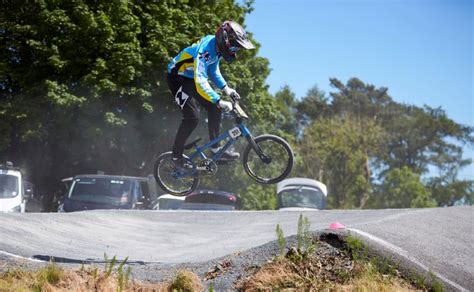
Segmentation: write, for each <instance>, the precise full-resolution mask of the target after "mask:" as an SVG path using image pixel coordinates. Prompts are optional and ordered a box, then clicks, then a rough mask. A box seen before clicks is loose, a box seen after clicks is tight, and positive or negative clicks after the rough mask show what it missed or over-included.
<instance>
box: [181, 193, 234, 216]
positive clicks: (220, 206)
mask: <svg viewBox="0 0 474 292" xmlns="http://www.w3.org/2000/svg"><path fill="white" fill-rule="evenodd" d="M238 204H239V202H238V198H237V196H236V195H235V194H232V193H228V192H224V191H215V190H199V191H195V192H192V193H191V194H189V195H187V196H186V198H185V199H184V203H183V205H182V206H181V208H180V209H182V210H213V211H231V210H235V209H236V208H237V206H238Z"/></svg>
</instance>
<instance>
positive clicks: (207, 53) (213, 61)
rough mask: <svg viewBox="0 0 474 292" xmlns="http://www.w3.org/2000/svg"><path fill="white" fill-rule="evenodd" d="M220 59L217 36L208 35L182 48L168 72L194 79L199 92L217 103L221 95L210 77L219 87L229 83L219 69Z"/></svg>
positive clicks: (169, 66) (169, 65) (170, 64)
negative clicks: (213, 85)
mask: <svg viewBox="0 0 474 292" xmlns="http://www.w3.org/2000/svg"><path fill="white" fill-rule="evenodd" d="M220 59H221V56H220V55H219V54H218V53H217V49H216V39H215V36H213V35H208V36H205V37H203V38H202V39H201V40H200V41H199V42H197V43H195V44H193V45H191V46H189V47H187V48H185V49H184V50H182V51H181V52H180V53H179V54H178V55H177V56H176V57H175V58H174V59H173V60H172V61H171V62H170V63H169V64H168V73H173V74H178V75H180V76H183V77H186V78H191V79H194V83H195V85H196V90H197V92H198V93H199V94H200V95H201V96H202V97H203V98H204V99H206V100H209V101H210V102H212V103H217V102H218V101H219V99H220V96H219V94H217V92H215V91H214V89H212V87H211V85H210V84H209V81H208V79H211V81H212V83H214V84H215V85H216V86H217V87H218V88H219V89H222V88H224V87H225V86H226V85H227V82H226V81H225V80H224V77H222V74H221V72H220V70H219V61H220Z"/></svg>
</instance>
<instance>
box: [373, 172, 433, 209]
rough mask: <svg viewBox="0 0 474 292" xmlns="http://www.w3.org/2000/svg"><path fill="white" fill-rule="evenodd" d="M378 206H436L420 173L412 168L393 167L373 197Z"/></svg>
mask: <svg viewBox="0 0 474 292" xmlns="http://www.w3.org/2000/svg"><path fill="white" fill-rule="evenodd" d="M373 199H374V201H376V202H377V203H376V204H375V205H376V206H377V207H378V208H381V207H382V208H426V207H436V206H437V203H436V200H434V199H433V198H432V197H431V193H430V191H429V189H428V188H426V187H425V186H424V185H423V183H422V182H421V181H420V175H419V174H416V173H414V172H413V171H412V170H411V169H410V168H408V167H407V166H404V167H403V168H401V169H400V168H394V169H391V170H390V171H389V172H388V173H387V175H386V177H385V180H384V181H383V183H382V184H381V185H380V187H379V189H378V191H377V195H376V196H374V197H373Z"/></svg>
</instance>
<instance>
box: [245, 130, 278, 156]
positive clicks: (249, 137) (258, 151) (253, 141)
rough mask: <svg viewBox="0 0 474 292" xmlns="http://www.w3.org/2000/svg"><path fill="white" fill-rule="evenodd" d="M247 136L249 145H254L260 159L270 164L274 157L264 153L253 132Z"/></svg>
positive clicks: (253, 147)
mask: <svg viewBox="0 0 474 292" xmlns="http://www.w3.org/2000/svg"><path fill="white" fill-rule="evenodd" d="M245 138H247V141H248V143H249V145H250V146H251V147H252V149H253V150H254V151H255V153H257V155H258V157H260V160H262V162H263V163H265V164H269V163H270V162H272V158H271V157H270V156H268V155H266V154H265V153H263V150H262V148H260V146H259V145H258V144H257V142H255V139H254V138H253V136H252V134H250V133H249V134H248V135H247V136H245Z"/></svg>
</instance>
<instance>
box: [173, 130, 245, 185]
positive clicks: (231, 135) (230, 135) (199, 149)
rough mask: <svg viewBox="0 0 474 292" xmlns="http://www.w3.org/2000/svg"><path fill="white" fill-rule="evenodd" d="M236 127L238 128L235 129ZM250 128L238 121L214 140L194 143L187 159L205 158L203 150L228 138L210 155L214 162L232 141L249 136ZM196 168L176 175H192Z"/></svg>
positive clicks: (232, 143) (178, 176)
mask: <svg viewBox="0 0 474 292" xmlns="http://www.w3.org/2000/svg"><path fill="white" fill-rule="evenodd" d="M237 129H238V130H237ZM250 135H251V133H250V130H249V129H248V128H247V126H246V125H245V124H244V123H243V122H241V123H239V124H238V125H237V126H236V127H234V128H232V129H230V130H228V131H226V132H225V133H224V134H222V135H220V136H219V137H217V138H215V139H214V140H212V141H210V142H208V143H207V144H205V145H203V146H198V145H195V149H196V151H195V152H194V153H193V154H192V155H191V156H190V157H189V160H191V161H193V160H194V159H196V158H197V157H200V158H202V159H207V156H206V154H204V151H205V150H207V149H209V148H210V147H211V146H212V145H214V144H216V143H218V142H221V141H223V140H225V139H229V140H228V141H227V143H226V144H225V145H224V146H223V147H222V148H221V149H220V150H219V151H218V152H217V153H215V154H214V155H212V157H211V159H212V160H213V161H214V162H215V161H217V160H218V159H219V158H221V156H222V154H223V153H224V151H226V150H227V149H229V147H230V146H232V145H234V143H235V142H236V141H237V140H238V139H239V138H240V137H248V136H250ZM197 171H198V170H196V169H194V170H193V171H192V172H191V173H189V172H179V173H176V174H175V175H176V177H177V178H180V177H183V176H188V175H194V174H195V173H196V172H197Z"/></svg>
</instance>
